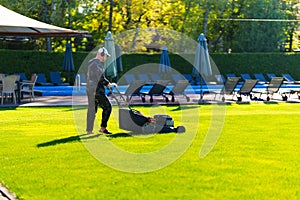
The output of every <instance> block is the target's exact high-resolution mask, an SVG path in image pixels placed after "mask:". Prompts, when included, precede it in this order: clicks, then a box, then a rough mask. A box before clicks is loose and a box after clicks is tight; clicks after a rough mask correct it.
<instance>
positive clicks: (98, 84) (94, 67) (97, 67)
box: [87, 58, 109, 94]
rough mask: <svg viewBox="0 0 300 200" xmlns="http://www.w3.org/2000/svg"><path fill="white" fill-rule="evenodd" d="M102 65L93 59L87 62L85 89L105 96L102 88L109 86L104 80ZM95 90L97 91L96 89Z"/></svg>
mask: <svg viewBox="0 0 300 200" xmlns="http://www.w3.org/2000/svg"><path fill="white" fill-rule="evenodd" d="M103 68H104V67H103V63H101V62H100V60H99V59H97V58H94V59H92V60H90V61H89V64H88V73H87V88H89V89H91V90H92V91H93V90H94V91H96V93H98V94H105V88H104V86H107V85H108V84H109V81H108V80H107V79H106V78H105V75H104V70H103ZM96 88H97V89H96Z"/></svg>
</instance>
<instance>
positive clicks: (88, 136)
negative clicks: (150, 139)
mask: <svg viewBox="0 0 300 200" xmlns="http://www.w3.org/2000/svg"><path fill="white" fill-rule="evenodd" d="M101 135H102V134H81V135H76V136H70V137H66V138H61V139H56V140H51V141H49V142H43V143H39V144H37V145H36V146H37V147H38V148H40V147H48V146H55V145H58V144H66V143H71V142H80V141H81V140H88V139H93V138H97V137H99V136H101ZM132 135H133V134H132V133H115V134H111V135H106V137H109V138H122V137H132Z"/></svg>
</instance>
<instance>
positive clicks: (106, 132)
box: [99, 129, 112, 134]
mask: <svg viewBox="0 0 300 200" xmlns="http://www.w3.org/2000/svg"><path fill="white" fill-rule="evenodd" d="M99 132H101V133H104V134H112V133H111V132H109V131H108V130H107V129H105V130H104V131H102V130H99Z"/></svg>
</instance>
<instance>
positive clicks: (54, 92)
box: [34, 84, 300, 96]
mask: <svg viewBox="0 0 300 200" xmlns="http://www.w3.org/2000/svg"><path fill="white" fill-rule="evenodd" d="M241 86H242V85H241V84H238V85H237V87H236V90H237V91H238V90H239V88H240V87H241ZM127 87H128V86H124V85H122V86H118V89H119V91H120V92H124V91H126V89H127ZM151 87H152V86H150V85H145V86H143V88H142V89H141V92H147V91H149V90H150V89H151ZM172 87H173V86H172V85H170V86H168V87H167V88H166V90H165V91H166V92H167V91H168V90H170V89H172ZM266 87H267V85H266V84H257V85H256V86H255V88H254V90H262V91H264V90H265V89H266ZM221 88H222V85H215V84H212V85H203V86H202V92H203V93H206V92H209V91H218V90H220V89H221ZM34 89H35V91H37V92H38V93H39V94H40V95H41V96H72V95H86V92H85V90H86V87H85V86H80V87H75V86H35V87H34ZM281 89H282V90H285V91H291V90H300V84H299V85H296V84H289V85H286V84H283V85H282V87H281ZM200 91H201V86H200V85H190V86H188V87H187V88H186V89H185V94H200ZM106 92H107V93H108V92H109V91H108V90H107V91H106Z"/></svg>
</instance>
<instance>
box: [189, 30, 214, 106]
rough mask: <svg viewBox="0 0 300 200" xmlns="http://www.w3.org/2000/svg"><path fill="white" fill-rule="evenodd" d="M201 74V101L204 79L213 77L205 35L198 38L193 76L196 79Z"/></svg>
mask: <svg viewBox="0 0 300 200" xmlns="http://www.w3.org/2000/svg"><path fill="white" fill-rule="evenodd" d="M199 74H200V100H201V99H202V98H203V90H202V87H203V81H204V79H205V78H204V77H206V76H211V75H212V68H211V64H210V58H209V53H208V47H207V40H206V38H205V35H204V34H203V33H201V34H200V36H199V37H198V44H197V49H196V55H195V60H194V68H193V71H192V75H193V76H194V77H197V76H199Z"/></svg>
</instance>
